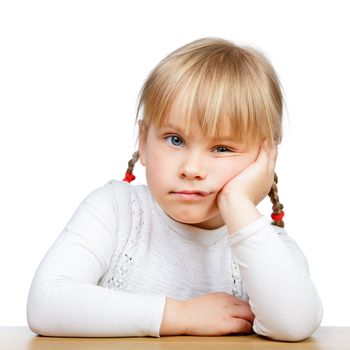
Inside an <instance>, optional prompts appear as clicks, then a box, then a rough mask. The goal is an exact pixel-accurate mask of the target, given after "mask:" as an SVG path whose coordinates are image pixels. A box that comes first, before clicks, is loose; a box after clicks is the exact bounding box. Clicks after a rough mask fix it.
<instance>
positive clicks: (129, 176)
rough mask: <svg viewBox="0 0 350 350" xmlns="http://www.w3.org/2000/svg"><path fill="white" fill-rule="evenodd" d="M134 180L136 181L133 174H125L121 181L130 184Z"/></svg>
mask: <svg viewBox="0 0 350 350" xmlns="http://www.w3.org/2000/svg"><path fill="white" fill-rule="evenodd" d="M135 179H136V177H135V175H134V174H133V173H129V172H126V173H125V177H124V179H123V181H126V182H129V183H130V182H131V181H133V180H135Z"/></svg>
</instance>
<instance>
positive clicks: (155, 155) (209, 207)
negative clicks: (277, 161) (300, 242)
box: [139, 110, 259, 230]
mask: <svg viewBox="0 0 350 350" xmlns="http://www.w3.org/2000/svg"><path fill="white" fill-rule="evenodd" d="M174 112H176V110H175V111H174V110H173V112H171V113H170V115H169V116H168V118H167V120H166V122H165V123H164V126H163V127H162V128H161V129H157V128H156V127H154V126H153V125H152V124H151V125H150V126H149V128H148V131H147V130H144V131H143V130H142V126H141V123H142V121H140V122H139V125H140V137H139V154H140V161H141V164H142V165H143V166H145V167H146V179H147V184H148V187H149V190H150V191H151V193H152V195H153V197H154V198H155V200H156V201H157V203H158V204H159V205H160V207H162V209H163V210H164V211H165V213H166V214H167V215H168V216H170V217H171V218H172V219H174V220H176V221H178V222H181V223H185V224H188V225H192V226H196V227H199V228H203V229H208V230H209V229H216V228H218V227H221V226H222V225H224V224H225V223H224V221H223V220H222V218H221V215H220V212H219V209H218V206H217V201H216V199H217V195H218V193H219V192H220V190H221V189H222V188H223V187H224V185H225V184H226V183H227V182H228V181H229V180H231V179H232V178H233V177H235V176H236V175H238V174H239V173H240V172H242V171H243V170H244V169H245V168H247V167H248V166H249V165H250V164H251V163H252V162H254V161H255V159H256V158H257V155H258V152H259V146H249V147H248V146H247V145H245V144H239V143H237V142H235V141H234V140H230V139H226V140H225V139H217V140H215V139H208V138H206V137H205V136H204V135H203V134H202V132H201V130H200V126H199V124H198V122H197V120H196V118H193V119H192V121H191V128H190V134H189V135H188V137H186V136H185V134H184V132H183V131H181V129H182V126H183V125H184V120H182V119H181V114H176V113H174ZM183 191H203V192H206V194H203V195H193V194H192V195H189V194H181V193H179V192H183Z"/></svg>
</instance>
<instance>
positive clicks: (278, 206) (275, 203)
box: [269, 173, 284, 227]
mask: <svg viewBox="0 0 350 350" xmlns="http://www.w3.org/2000/svg"><path fill="white" fill-rule="evenodd" d="M277 183H278V177H277V175H276V173H275V176H274V181H273V184H272V186H271V190H270V192H269V197H270V200H271V202H272V215H274V214H275V215H280V214H281V213H283V212H282V209H283V204H282V203H280V202H279V198H278V194H277V192H278V190H277ZM282 215H283V214H282ZM282 217H283V216H282ZM272 224H273V225H276V226H279V227H284V222H283V220H282V218H281V219H279V220H276V221H274V222H273V223H272Z"/></svg>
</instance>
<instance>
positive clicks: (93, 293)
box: [27, 277, 165, 337]
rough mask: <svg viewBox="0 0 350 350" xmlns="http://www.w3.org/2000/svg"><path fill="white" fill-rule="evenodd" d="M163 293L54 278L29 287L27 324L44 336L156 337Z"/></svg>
mask: <svg viewBox="0 0 350 350" xmlns="http://www.w3.org/2000/svg"><path fill="white" fill-rule="evenodd" d="M164 304H165V296H162V295H142V294H133V293H127V292H123V291H116V290H111V289H108V288H103V287H100V286H96V285H90V284H76V283H74V282H72V281H65V280H64V278H62V277H58V278H57V280H52V281H49V280H47V281H45V282H44V281H42V283H41V282H40V283H39V284H34V285H33V286H32V288H31V290H30V293H29V298H28V304H27V308H28V309H27V320H28V325H29V327H30V328H31V329H32V331H34V332H35V333H38V334H40V335H45V336H68V337H69V336H70V337H128V336H154V337H158V336H159V335H158V332H159V324H160V322H161V319H162V315H163V310H164Z"/></svg>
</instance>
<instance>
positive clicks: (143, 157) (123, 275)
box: [27, 38, 323, 341]
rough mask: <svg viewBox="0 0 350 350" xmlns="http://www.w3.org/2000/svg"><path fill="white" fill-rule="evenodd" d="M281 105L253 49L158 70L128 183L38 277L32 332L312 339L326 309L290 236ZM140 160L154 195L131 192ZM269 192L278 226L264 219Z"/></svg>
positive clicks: (216, 43) (67, 235) (220, 52)
mask: <svg viewBox="0 0 350 350" xmlns="http://www.w3.org/2000/svg"><path fill="white" fill-rule="evenodd" d="M282 105H283V101H282V93H281V88H280V85H279V81H278V77H277V75H276V73H275V71H274V69H273V68H272V66H271V64H270V63H269V61H268V60H267V59H266V58H265V57H264V55H262V54H261V53H260V52H258V51H257V50H255V49H253V48H250V47H239V46H236V45H234V44H233V43H231V42H229V41H226V40H222V39H215V38H206V39H201V40H197V41H194V42H192V43H190V44H188V45H185V46H183V47H181V48H180V49H178V50H176V51H174V52H173V53H171V54H170V55H169V56H167V57H166V58H165V59H164V60H162V61H161V62H160V63H159V64H158V66H156V67H155V69H154V70H153V71H152V72H151V74H150V76H149V77H148V79H147V80H146V82H145V84H144V86H143V88H142V90H141V94H140V101H139V106H138V113H137V118H136V121H137V120H139V119H140V120H139V146H138V151H137V152H135V153H134V155H133V158H132V159H131V160H130V161H129V167H128V169H127V172H126V176H125V178H124V181H118V180H110V181H109V182H108V183H106V184H105V185H104V186H102V187H100V188H97V189H96V190H94V191H92V192H91V193H90V194H89V195H88V196H87V197H86V198H85V199H84V200H83V201H82V203H81V204H80V206H79V207H78V209H77V210H76V211H75V213H74V214H73V216H72V218H71V219H70V220H69V222H68V224H67V226H66V227H65V229H64V230H63V232H62V233H61V234H60V235H59V237H58V238H57V240H56V241H55V242H54V244H53V245H52V247H51V248H50V250H49V251H48V253H47V254H46V256H45V257H44V259H43V260H42V262H41V264H40V265H39V267H38V270H37V271H36V273H35V276H34V278H33V281H32V285H31V288H30V291H29V296H28V304H27V319H28V324H29V327H30V328H31V330H32V331H34V332H36V333H38V334H41V335H47V336H70V337H127V336H153V337H159V336H162V335H177V334H186V335H202V336H209V335H210V336H212V335H226V334H232V333H252V332H253V331H254V332H255V333H257V334H259V335H263V336H266V337H269V338H271V339H275V340H285V341H299V340H302V339H305V338H307V337H309V336H310V335H311V334H312V333H313V332H314V331H315V330H316V329H317V327H318V326H319V325H320V322H321V319H322V314H323V311H322V303H321V300H320V298H319V296H318V293H317V291H316V289H315V286H314V284H313V282H312V280H311V278H310V276H309V271H308V265H307V261H306V259H305V257H304V255H303V253H302V251H301V250H300V248H299V247H298V246H297V244H296V242H295V241H294V240H293V238H291V237H290V236H289V235H287V233H286V231H285V230H284V229H283V227H284V222H283V214H284V212H283V211H282V209H283V206H282V204H280V203H279V198H278V195H277V176H276V175H275V174H274V168H275V163H276V157H277V150H276V149H277V145H278V144H279V143H280V142H281V125H282ZM140 116H141V118H140ZM138 159H140V162H141V164H142V165H143V166H144V167H145V168H146V179H147V186H146V185H132V184H131V183H130V182H131V181H132V180H134V178H135V176H134V175H133V174H132V171H133V168H134V165H135V163H136V162H137V160H138ZM267 195H269V197H270V199H271V201H272V203H273V207H272V208H273V214H272V219H273V221H272V222H270V220H268V218H267V217H265V216H263V215H261V213H260V212H259V211H258V210H257V208H256V206H257V204H258V203H259V202H261V200H262V199H263V198H264V197H266V196H267Z"/></svg>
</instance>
